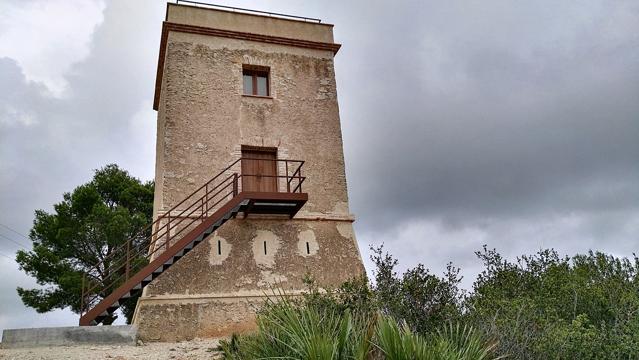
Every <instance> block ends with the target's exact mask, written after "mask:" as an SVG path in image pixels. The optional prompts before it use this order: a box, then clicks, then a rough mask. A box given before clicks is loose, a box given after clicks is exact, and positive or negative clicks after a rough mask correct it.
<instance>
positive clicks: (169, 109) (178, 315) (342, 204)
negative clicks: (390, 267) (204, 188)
mask: <svg viewBox="0 0 639 360" xmlns="http://www.w3.org/2000/svg"><path fill="white" fill-rule="evenodd" d="M322 31H325V29H324V28H322ZM331 39H332V33H331ZM243 64H251V65H262V66H268V67H270V91H271V96H272V98H257V97H247V96H243V95H242V92H243V89H242V65H243ZM157 136H158V138H157V164H156V194H155V204H154V212H155V215H156V216H158V215H160V214H162V213H163V212H164V211H166V210H167V209H169V208H170V207H172V206H173V205H175V204H176V203H177V202H179V201H180V200H182V199H183V198H184V197H186V196H187V195H188V194H190V193H191V192H192V191H193V190H195V189H196V188H197V187H199V186H200V185H201V184H203V183H204V182H206V181H207V180H208V179H209V178H211V177H212V176H213V175H215V174H217V173H218V172H219V171H220V170H221V169H223V168H224V167H226V166H227V165H228V164H229V163H231V162H232V161H233V160H235V159H237V158H239V156H240V149H241V146H242V145H252V146H269V147H277V149H278V158H279V159H300V160H305V161H306V164H305V165H304V168H303V169H304V173H303V175H304V176H306V177H307V180H306V182H305V183H304V186H303V189H304V192H307V193H308V196H309V200H308V202H307V203H306V204H305V206H304V207H303V208H302V210H301V211H300V212H299V213H298V215H297V216H296V217H295V219H294V220H288V219H282V218H276V217H270V218H269V217H262V218H248V219H235V220H231V221H229V222H227V223H226V224H225V225H223V226H222V228H221V229H219V230H218V231H217V232H216V233H214V234H213V235H212V236H211V237H209V239H207V241H205V242H203V243H202V244H200V245H199V246H198V247H196V249H194V250H193V251H191V252H190V253H189V254H187V255H186V256H185V257H184V258H182V259H181V260H180V261H178V262H177V263H176V264H175V265H174V266H173V267H171V268H170V269H169V270H168V271H166V272H165V273H163V274H162V275H161V276H160V277H159V278H157V279H156V280H154V282H153V283H151V284H150V285H149V286H148V287H147V288H146V289H145V293H144V296H143V298H141V299H140V301H139V303H138V308H137V310H136V314H135V319H134V321H135V323H136V324H137V325H138V326H139V333H140V336H141V337H142V338H143V339H147V340H163V341H164V340H180V339H185V338H193V337H203V336H223V335H229V334H230V333H232V332H234V331H244V330H247V329H251V328H253V327H254V311H255V307H256V306H258V305H259V303H260V302H261V301H262V300H263V296H264V294H266V293H271V292H272V289H274V288H282V289H284V290H285V291H286V292H287V293H288V294H296V293H299V292H300V291H301V290H302V289H303V288H304V286H303V284H302V278H303V277H304V276H305V275H306V274H308V275H311V276H313V277H314V278H315V279H316V280H317V281H318V283H319V284H320V285H321V286H324V287H331V286H337V285H339V284H341V283H342V282H343V281H345V280H347V279H349V278H351V277H352V276H357V275H360V274H363V271H364V268H363V265H362V262H361V257H360V254H359V250H358V248H357V242H356V240H355V236H354V234H353V229H352V221H353V216H352V215H351V214H350V212H349V209H348V196H347V190H346V178H345V173H344V159H343V153H342V138H341V130H340V122H339V112H338V104H337V93H336V85H335V74H334V65H333V53H332V52H331V51H323V50H312V49H303V48H297V47H292V46H284V45H274V44H265V43H258V42H252V41H244V40H236V39H229V38H222V37H214V36H205V35H194V34H185V33H178V32H172V33H170V34H169V38H168V44H167V51H166V61H165V69H164V76H163V83H162V93H161V97H160V104H159V109H158V132H157ZM218 242H219V246H220V249H221V250H222V251H221V254H219V253H218ZM265 242H266V244H267V252H266V254H264V249H263V246H264V243H265ZM307 243H308V246H307ZM167 329H170V331H167Z"/></svg>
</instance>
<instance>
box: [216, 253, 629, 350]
mask: <svg viewBox="0 0 639 360" xmlns="http://www.w3.org/2000/svg"><path fill="white" fill-rule="evenodd" d="M476 254H477V256H478V258H479V259H480V260H481V261H482V262H483V264H484V270H483V271H482V273H481V274H480V275H479V276H478V278H477V280H476V281H475V283H474V285H473V289H472V291H471V292H469V293H467V292H465V291H464V290H462V289H460V287H459V283H460V281H461V277H460V276H459V269H457V268H454V267H453V266H452V265H449V266H448V268H447V270H446V271H445V273H444V275H443V276H442V277H438V276H436V275H433V274H431V273H429V271H428V269H426V268H425V267H424V266H423V265H418V266H417V267H415V268H413V269H409V270H407V271H406V272H404V273H403V274H401V275H400V274H398V273H397V272H396V270H395V268H396V266H397V260H396V259H394V258H393V257H392V256H391V255H389V254H387V253H384V252H383V249H382V248H377V249H373V256H372V257H371V258H372V260H373V262H374V263H375V265H376V271H375V276H374V279H373V281H372V283H370V284H369V282H368V280H366V279H355V280H352V281H349V282H347V283H345V284H343V285H342V286H341V287H339V288H338V289H334V290H329V291H320V289H318V288H317V286H316V285H315V284H314V283H313V282H312V281H309V282H308V283H309V292H308V293H307V294H306V295H304V296H303V297H302V298H297V299H291V298H288V297H285V296H282V295H280V296H276V297H275V300H273V299H271V300H269V301H268V302H267V304H266V306H264V307H263V308H262V310H261V311H260V312H259V314H258V331H257V332H255V333H253V334H249V335H242V336H234V337H233V338H232V339H231V340H230V341H228V342H224V343H223V344H222V349H223V354H224V356H225V358H227V359H263V358H280V359H284V358H285V359H497V358H513V359H637V358H639V275H638V273H639V259H637V258H636V257H634V258H633V259H632V260H629V259H626V258H621V259H620V258H615V257H613V256H609V255H605V254H602V253H599V252H589V253H588V254H585V255H576V256H574V257H572V258H568V257H560V256H559V255H558V254H557V253H556V252H555V251H553V250H542V251H539V252H538V253H536V254H534V255H527V256H522V257H520V258H517V259H516V260H515V261H508V260H506V259H504V258H503V257H502V256H501V255H500V254H499V253H498V252H497V251H495V250H489V249H487V248H486V247H484V248H483V249H482V251H478V252H477V253H476Z"/></svg>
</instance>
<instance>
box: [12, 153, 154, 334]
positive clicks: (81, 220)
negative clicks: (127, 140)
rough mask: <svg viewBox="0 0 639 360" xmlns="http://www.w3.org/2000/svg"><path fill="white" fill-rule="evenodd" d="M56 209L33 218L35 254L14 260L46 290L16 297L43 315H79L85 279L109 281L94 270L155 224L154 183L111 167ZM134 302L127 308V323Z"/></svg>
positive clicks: (27, 253)
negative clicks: (62, 311) (59, 312)
mask: <svg viewBox="0 0 639 360" xmlns="http://www.w3.org/2000/svg"><path fill="white" fill-rule="evenodd" d="M53 208H54V212H53V213H47V212H45V211H43V210H37V211H36V212H35V220H34V222H33V228H32V229H31V232H30V234H29V237H30V238H31V241H32V242H33V249H32V250H31V251H19V252H18V254H17V258H16V261H17V262H18V264H19V265H20V268H21V269H22V270H23V271H25V272H26V273H27V274H29V275H31V276H33V277H35V278H36V280H37V282H38V284H39V285H42V286H47V287H45V288H38V289H23V288H18V294H19V295H20V297H21V298H22V302H23V303H24V304H25V305H26V306H29V307H32V308H34V309H36V310H37V311H38V312H41V313H43V312H48V311H51V310H53V309H62V308H66V307H70V308H71V309H72V310H73V311H75V312H79V311H80V298H81V287H82V276H83V274H84V273H85V272H86V273H89V274H92V276H94V278H92V279H91V280H92V281H93V282H97V283H100V282H103V281H104V279H107V278H109V276H110V275H111V270H110V269H111V268H112V267H110V266H109V264H105V265H103V266H101V267H99V268H98V269H95V268H94V266H95V265H96V264H97V263H98V262H100V261H101V260H103V259H104V258H105V257H107V256H108V255H109V254H111V253H112V252H113V250H114V249H115V248H116V247H117V246H119V245H120V244H123V243H124V242H125V241H126V240H127V239H129V238H131V237H132V236H133V235H134V234H137V233H138V232H140V231H141V229H143V228H144V227H145V226H146V225H147V224H149V223H150V222H151V217H152V212H153V183H152V182H147V183H141V182H140V180H138V179H136V178H133V177H131V176H130V175H129V174H128V173H127V172H126V171H124V170H122V169H120V168H118V166H117V165H107V166H105V167H104V168H102V169H100V170H96V171H95V174H94V176H93V179H92V180H91V181H90V182H88V183H86V184H84V185H81V186H78V187H77V188H75V189H74V190H73V192H71V193H65V194H64V195H63V201H62V202H60V203H58V204H55V205H54V206H53ZM134 261H139V260H138V259H134ZM97 295H99V296H102V295H104V294H97ZM136 300H137V299H135V298H132V299H129V300H128V301H127V302H126V303H124V304H123V308H124V309H123V311H124V313H125V315H126V316H127V319H129V318H130V316H131V315H132V313H133V310H134V307H135V302H136ZM114 320H115V316H113V317H111V318H110V319H107V320H105V324H110V323H112V322H113V321H114Z"/></svg>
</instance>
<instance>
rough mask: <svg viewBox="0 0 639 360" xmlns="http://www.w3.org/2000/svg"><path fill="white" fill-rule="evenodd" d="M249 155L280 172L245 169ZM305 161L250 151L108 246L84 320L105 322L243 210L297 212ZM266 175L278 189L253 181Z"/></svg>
mask: <svg viewBox="0 0 639 360" xmlns="http://www.w3.org/2000/svg"><path fill="white" fill-rule="evenodd" d="M243 161H246V162H249V161H251V162H253V163H254V162H255V161H271V162H275V163H276V168H277V172H276V174H275V175H265V174H259V173H255V174H244V173H240V171H238V169H240V168H244V167H243V166H241V165H243V163H242V162H243ZM303 164H304V161H301V160H270V159H255V158H246V157H245V158H240V159H237V160H236V161H234V162H233V163H232V164H230V165H229V166H228V167H227V168H226V169H224V170H222V171H221V172H220V173H218V174H217V175H216V176H214V177H213V178H212V179H211V180H209V181H207V182H206V183H205V184H204V185H202V186H201V187H199V188H198V189H197V190H195V191H194V192H193V193H191V194H190V195H189V196H187V197H186V198H185V199H184V200H182V201H180V202H179V203H178V204H177V205H175V206H174V207H173V208H171V209H170V210H168V211H165V212H164V213H163V214H162V215H160V216H158V218H157V219H156V220H155V221H154V222H153V223H151V224H149V225H148V226H147V227H146V228H145V229H144V230H142V231H141V232H140V233H138V234H137V235H135V236H133V237H132V238H130V239H129V240H127V241H126V242H125V243H124V244H122V245H120V246H119V247H117V248H115V249H113V250H111V251H110V252H108V255H107V256H105V257H104V259H103V260H102V261H100V263H98V264H97V265H95V266H94V267H93V268H92V269H91V270H90V271H89V272H87V273H86V274H85V276H84V278H83V281H82V297H81V304H80V308H81V312H80V325H81V326H88V325H99V324H100V323H103V321H104V320H106V319H111V318H112V317H111V315H112V314H113V313H114V312H115V311H116V310H117V309H118V308H119V307H120V306H121V304H122V302H123V301H125V300H126V299H129V298H131V297H132V296H136V295H138V294H140V293H141V291H142V289H143V288H144V287H145V286H146V285H148V284H149V283H151V282H152V281H153V280H154V279H155V278H157V277H158V276H160V275H161V274H162V273H163V272H164V271H166V270H167V269H169V268H170V267H171V266H172V265H173V264H175V263H176V262H177V261H179V260H180V259H181V258H182V257H184V256H185V255H186V254H187V253H188V252H189V251H191V250H193V249H194V248H195V247H196V246H197V245H198V244H200V243H201V242H202V241H204V240H205V239H206V237H207V236H209V235H211V234H212V233H213V232H214V231H215V230H217V229H218V228H220V227H221V226H222V225H223V224H224V223H225V222H226V221H228V220H229V219H231V218H234V217H236V216H237V214H238V213H243V215H244V217H246V216H247V215H248V214H249V213H259V214H278V215H288V216H289V217H291V218H292V217H293V216H294V215H295V214H296V213H297V211H298V210H299V209H300V208H301V207H302V206H303V205H304V204H305V203H306V200H308V194H306V193H303V192H302V183H303V182H304V180H305V179H306V178H305V177H304V176H302V165H303ZM280 173H281V174H282V175H280ZM264 178H275V183H276V184H277V185H276V187H275V188H273V189H271V190H273V191H268V192H266V191H254V187H252V186H249V185H248V184H254V183H255V181H260V179H264ZM249 179H250V180H251V181H250V182H248V181H247V180H249ZM268 180H269V181H270V183H272V182H273V180H272V179H268ZM244 190H246V191H244Z"/></svg>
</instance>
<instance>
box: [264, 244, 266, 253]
mask: <svg viewBox="0 0 639 360" xmlns="http://www.w3.org/2000/svg"><path fill="white" fill-rule="evenodd" d="M264 255H266V241H264Z"/></svg>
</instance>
